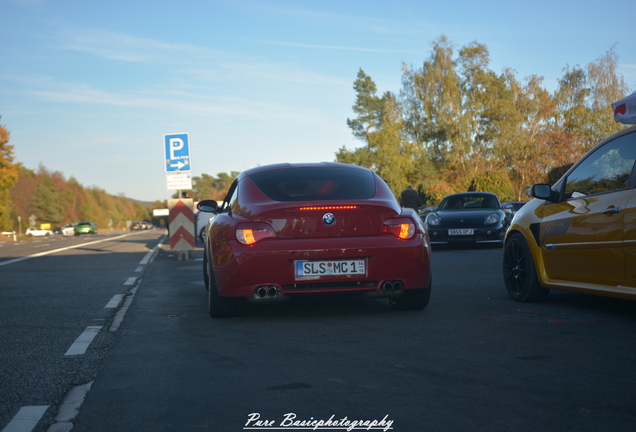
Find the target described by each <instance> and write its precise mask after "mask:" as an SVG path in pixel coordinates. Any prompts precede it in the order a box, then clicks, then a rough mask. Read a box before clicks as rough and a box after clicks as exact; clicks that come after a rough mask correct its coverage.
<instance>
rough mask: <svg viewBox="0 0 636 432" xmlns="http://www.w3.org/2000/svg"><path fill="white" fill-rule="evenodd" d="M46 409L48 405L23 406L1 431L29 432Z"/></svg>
mask: <svg viewBox="0 0 636 432" xmlns="http://www.w3.org/2000/svg"><path fill="white" fill-rule="evenodd" d="M47 409H49V406H48V405H36V406H23V407H22V408H20V411H18V413H17V414H16V415H15V417H13V419H12V420H11V421H10V422H9V424H8V425H6V426H5V428H4V429H2V432H31V431H32V430H33V428H34V427H35V426H36V425H37V424H38V422H39V421H40V419H41V418H42V416H43V415H44V413H45V412H46V410H47Z"/></svg>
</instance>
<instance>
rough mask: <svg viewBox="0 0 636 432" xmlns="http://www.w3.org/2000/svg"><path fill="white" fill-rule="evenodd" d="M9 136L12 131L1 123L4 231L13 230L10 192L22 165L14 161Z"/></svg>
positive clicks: (0, 180)
mask: <svg viewBox="0 0 636 432" xmlns="http://www.w3.org/2000/svg"><path fill="white" fill-rule="evenodd" d="M1 118H2V117H0V119H1ZM9 137H10V133H9V131H8V130H7V128H6V127H4V126H3V125H0V229H2V230H3V231H4V230H8V231H12V230H13V229H12V227H13V223H12V222H13V221H12V212H11V210H12V206H11V197H10V194H9V192H10V190H11V189H12V188H13V186H14V185H15V183H16V182H17V181H18V170H19V166H20V164H17V163H14V162H13V161H14V157H13V146H12V145H9Z"/></svg>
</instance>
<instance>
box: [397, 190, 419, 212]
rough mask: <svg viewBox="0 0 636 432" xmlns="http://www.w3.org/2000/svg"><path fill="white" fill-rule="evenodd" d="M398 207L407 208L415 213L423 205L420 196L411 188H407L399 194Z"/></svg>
mask: <svg viewBox="0 0 636 432" xmlns="http://www.w3.org/2000/svg"><path fill="white" fill-rule="evenodd" d="M400 205H401V206H402V207H409V208H412V209H413V210H415V211H418V210H419V209H420V208H421V207H422V206H423V205H424V203H423V202H422V199H421V198H420V194H418V193H417V191H416V190H415V189H413V186H407V187H406V189H404V190H403V191H402V193H401V194H400Z"/></svg>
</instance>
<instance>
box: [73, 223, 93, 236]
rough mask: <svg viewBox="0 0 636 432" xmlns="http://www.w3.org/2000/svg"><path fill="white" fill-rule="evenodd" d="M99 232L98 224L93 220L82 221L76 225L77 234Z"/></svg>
mask: <svg viewBox="0 0 636 432" xmlns="http://www.w3.org/2000/svg"><path fill="white" fill-rule="evenodd" d="M80 234H97V226H96V225H95V224H94V223H93V222H80V223H78V224H77V226H76V227H75V235H76V236H78V235H80Z"/></svg>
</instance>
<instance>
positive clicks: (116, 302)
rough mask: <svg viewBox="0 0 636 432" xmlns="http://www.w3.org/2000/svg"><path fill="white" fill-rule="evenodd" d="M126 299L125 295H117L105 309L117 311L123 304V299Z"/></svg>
mask: <svg viewBox="0 0 636 432" xmlns="http://www.w3.org/2000/svg"><path fill="white" fill-rule="evenodd" d="M123 298H124V295H123V294H115V295H114V296H113V298H112V299H110V301H109V302H108V304H107V305H106V306H104V309H115V308H116V307H117V306H119V304H120V303H121V299H123Z"/></svg>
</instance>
